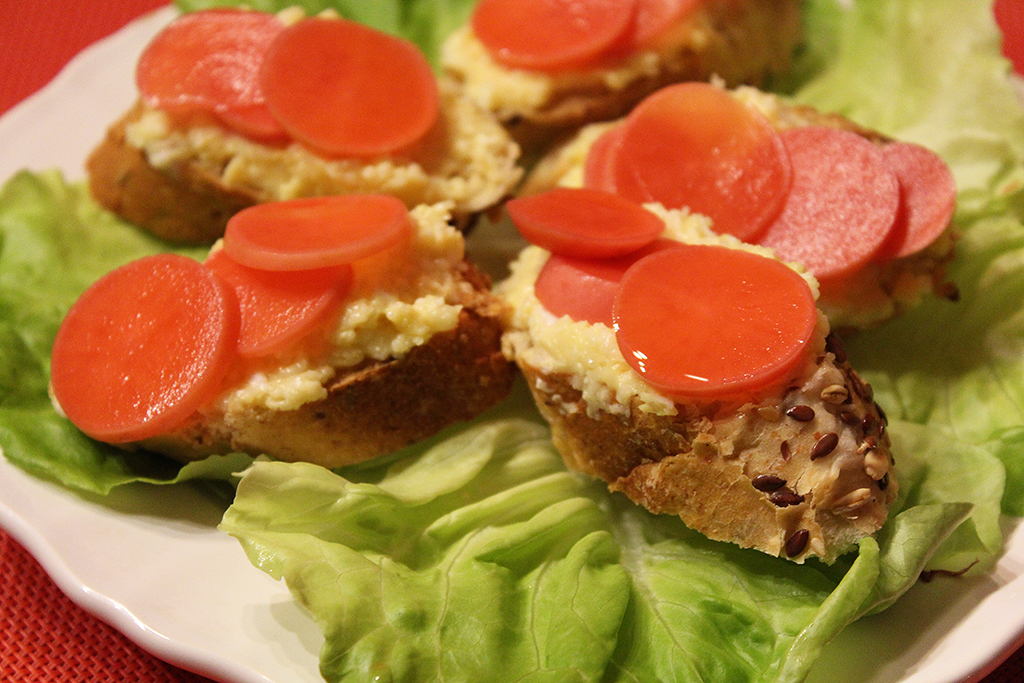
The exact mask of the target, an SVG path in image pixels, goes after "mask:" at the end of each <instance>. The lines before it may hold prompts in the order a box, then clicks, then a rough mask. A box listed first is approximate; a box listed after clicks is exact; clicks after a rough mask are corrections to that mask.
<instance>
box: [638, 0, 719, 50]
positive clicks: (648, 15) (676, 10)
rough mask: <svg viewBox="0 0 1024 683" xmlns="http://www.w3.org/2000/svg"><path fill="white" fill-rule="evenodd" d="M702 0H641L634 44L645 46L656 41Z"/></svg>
mask: <svg viewBox="0 0 1024 683" xmlns="http://www.w3.org/2000/svg"><path fill="white" fill-rule="evenodd" d="M701 2H702V0H640V2H639V3H638V4H637V11H636V22H635V24H634V27H633V35H632V41H631V42H632V44H633V46H635V47H645V46H647V45H650V44H651V43H653V42H655V41H656V40H657V38H658V37H659V36H661V35H662V34H664V33H665V32H666V31H667V30H668V29H669V28H670V27H672V25H673V24H675V23H677V22H679V21H680V20H681V19H682V18H683V17H684V16H686V15H687V14H689V13H690V12H692V11H693V10H695V9H696V8H697V7H699V6H700V5H701Z"/></svg>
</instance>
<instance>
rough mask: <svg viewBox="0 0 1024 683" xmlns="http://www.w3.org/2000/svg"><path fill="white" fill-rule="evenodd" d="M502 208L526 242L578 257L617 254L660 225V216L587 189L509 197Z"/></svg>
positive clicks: (632, 248)
mask: <svg viewBox="0 0 1024 683" xmlns="http://www.w3.org/2000/svg"><path fill="white" fill-rule="evenodd" d="M505 208H506V209H508V215H509V217H510V218H511V219H512V223H513V224H514V225H515V226H516V228H517V229H518V230H519V232H520V233H521V234H522V235H523V237H525V238H526V239H527V240H529V241H530V242H531V243H533V244H536V245H537V246H540V247H543V248H545V249H547V250H548V251H552V252H555V253H557V254H566V255H569V256H576V257H579V258H608V257H611V256H622V255H623V254H628V253H629V252H631V251H636V250H637V249H639V248H640V247H642V246H644V245H646V244H650V243H651V242H652V241H654V239H655V238H656V237H658V235H660V234H661V233H662V232H664V230H665V224H664V223H662V222H661V219H660V218H658V217H657V216H655V215H654V214H653V213H651V212H650V211H648V210H647V209H645V208H643V207H642V206H640V205H639V204H637V203H636V202H632V201H630V200H628V199H624V198H622V197H620V196H618V195H615V194H611V193H610V192H604V191H601V190H593V189H587V188H568V187H560V188H555V189H554V190H549V191H547V192H543V193H541V194H535V195H530V196H527V197H520V198H518V199H512V200H510V201H508V202H507V203H506V204H505Z"/></svg>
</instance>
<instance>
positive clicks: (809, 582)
mask: <svg viewBox="0 0 1024 683" xmlns="http://www.w3.org/2000/svg"><path fill="white" fill-rule="evenodd" d="M909 427H910V430H911V437H912V439H913V440H915V442H914V443H913V444H912V445H914V446H915V447H922V446H923V447H926V448H927V450H928V451H929V452H930V453H931V454H932V455H933V456H935V457H936V458H942V459H944V460H945V461H948V462H950V463H951V464H950V467H956V468H958V469H959V468H964V469H965V470H967V471H975V472H977V473H978V477H979V478H985V477H987V475H988V474H990V472H991V470H992V469H993V467H994V469H995V470H996V472H998V471H999V469H998V468H999V463H998V462H995V463H994V465H993V462H990V461H989V460H990V459H992V458H991V456H989V455H988V454H986V453H984V452H979V451H977V450H974V449H970V448H965V449H960V450H958V451H956V449H949V448H948V441H947V440H946V439H944V438H942V437H941V436H940V437H937V438H935V439H934V440H932V439H930V438H929V432H928V431H927V430H920V431H918V428H917V427H915V426H914V425H910V426H909ZM896 431H897V433H900V431H901V430H900V429H899V428H898V427H897V429H896ZM933 436H934V435H933ZM900 443H902V437H901V441H900ZM907 445H911V444H907ZM953 451H955V452H953ZM908 459H909V460H914V458H913V456H908ZM909 464H910V463H908V465H909ZM379 470H380V471H372V470H369V471H368V470H366V469H359V470H356V471H355V472H353V473H349V472H346V471H340V472H339V473H332V472H329V471H327V470H324V469H322V468H319V467H315V466H312V465H306V464H287V463H279V462H267V461H261V462H256V463H254V464H253V466H252V467H251V468H250V469H248V470H247V471H246V472H245V473H244V474H243V476H242V478H241V481H240V483H239V485H238V488H237V492H236V496H235V500H234V502H233V503H232V505H231V506H230V508H229V509H228V510H227V513H226V514H225V516H224V519H223V522H222V524H221V528H222V529H223V530H225V531H227V532H228V533H230V534H232V535H233V536H235V537H236V538H238V539H239V541H240V542H241V544H242V546H243V547H244V548H245V551H246V553H247V554H248V556H249V558H250V559H251V561H252V562H253V563H254V564H255V565H256V566H258V567H260V568H261V569H263V570H264V571H266V572H267V573H268V574H270V575H271V576H273V577H275V578H279V579H280V578H283V579H285V580H286V581H287V583H288V586H289V588H290V589H291V591H292V592H293V594H294V595H295V597H296V599H297V600H298V601H299V602H300V603H301V604H302V605H304V606H305V607H306V608H307V609H308V610H309V611H310V613H311V614H312V615H313V617H314V618H315V619H316V620H317V622H318V623H319V625H320V626H321V628H322V629H323V631H324V634H325V636H326V642H325V645H324V649H323V651H322V653H321V667H322V673H323V675H324V677H325V678H326V679H327V680H328V681H371V680H375V678H376V677H379V676H384V677H385V678H387V679H388V680H393V681H418V680H442V679H443V680H449V681H460V680H465V681H492V680H493V681H507V680H552V681H555V680H557V681H564V680H580V681H584V680H587V681H597V680H608V681H634V680H694V681H697V680H716V681H717V680H727V681H737V682H743V681H751V682H752V681H766V682H767V681H799V680H802V679H803V677H805V676H806V674H807V672H808V671H809V670H810V667H811V666H812V665H813V662H814V661H815V660H816V659H817V656H818V655H819V654H820V652H821V650H822V649H823V648H824V646H825V645H826V644H827V643H828V642H829V641H830V640H831V639H832V638H833V637H834V636H835V635H836V634H837V633H838V632H839V631H841V630H842V629H843V628H845V626H846V625H847V624H849V623H850V622H851V621H853V620H855V619H857V618H858V617H860V616H862V615H864V614H866V613H869V612H873V611H877V610H879V609H882V608H884V607H885V606H887V605H888V604H890V603H891V602H892V601H894V600H895V599H896V598H897V597H898V596H899V595H901V594H902V593H903V592H904V591H905V590H907V588H909V586H910V585H912V584H913V582H914V581H915V580H916V578H917V576H918V574H919V573H920V571H921V570H922V568H923V567H924V566H925V565H926V563H927V562H928V560H929V558H931V557H932V556H933V555H934V553H935V552H936V550H937V549H941V548H942V546H943V541H944V540H945V539H947V538H950V535H951V534H953V533H955V531H954V530H956V529H958V528H960V527H961V526H962V524H961V523H962V522H963V520H964V519H965V518H966V517H967V516H968V515H969V514H970V513H971V511H972V509H973V510H984V511H985V512H983V513H981V517H980V519H979V521H977V522H976V524H977V525H978V527H979V528H980V529H982V531H980V532H978V533H979V534H982V535H986V536H987V535H988V531H990V525H993V524H995V523H996V518H997V517H998V500H999V487H997V486H996V487H992V486H990V485H979V487H978V489H977V490H974V489H969V488H968V487H965V488H961V489H959V490H955V489H954V487H947V488H943V487H941V486H938V487H934V486H932V485H931V483H932V482H930V481H929V480H930V479H931V478H932V477H937V478H939V479H945V478H946V477H945V473H938V474H937V473H935V472H934V471H933V470H932V469H931V468H930V467H926V466H924V465H923V463H922V462H921V461H917V462H914V464H913V466H911V467H907V468H906V469H905V472H906V473H907V479H906V482H905V485H906V487H907V491H908V494H907V495H906V496H904V500H903V502H902V505H905V506H906V507H905V508H903V509H902V511H901V512H899V514H896V516H895V518H894V519H893V521H892V523H891V524H889V525H888V526H887V527H886V531H885V533H883V534H881V535H880V536H879V538H878V540H877V541H876V540H875V539H866V540H865V541H864V542H863V544H862V547H861V549H860V552H859V553H858V554H856V556H855V557H854V558H851V559H849V560H847V561H846V562H845V563H843V564H839V565H837V566H834V567H829V566H825V565H822V564H820V563H816V562H808V563H806V564H804V565H797V564H795V563H791V562H787V561H783V560H779V559H777V558H772V557H769V556H767V555H764V554H763V553H760V552H757V551H751V550H743V549H740V548H738V547H735V546H733V545H730V544H726V543H717V542H713V541H709V540H707V539H705V538H703V537H702V536H700V535H699V534H696V533H695V532H693V531H690V530H689V529H687V528H686V527H685V526H683V525H682V523H681V522H680V521H679V520H678V519H676V518H672V517H667V516H655V515H651V514H649V513H647V512H646V511H644V510H643V509H642V508H640V507H638V506H635V505H633V504H632V503H630V502H629V501H628V500H626V499H625V498H624V497H622V496H620V495H618V494H611V493H609V492H608V491H607V489H606V488H605V487H604V485H603V484H601V483H599V482H594V481H592V480H590V479H589V478H584V477H579V476H575V475H572V474H570V473H568V472H566V471H565V469H564V466H563V465H562V461H561V458H560V457H559V456H558V454H557V452H556V451H555V450H554V447H553V445H552V443H551V440H550V433H549V432H548V430H547V428H546V427H544V426H542V425H540V424H539V423H537V422H536V421H524V420H522V419H521V418H507V417H504V416H502V415H500V414H499V415H496V416H494V417H491V418H488V419H485V420H481V421H479V422H478V423H477V424H475V425H473V426H469V427H465V428H463V429H461V430H458V431H456V432H455V433H452V434H449V435H448V437H447V438H445V439H441V440H439V441H437V442H436V443H434V444H432V445H424V446H421V447H418V448H416V449H413V451H411V452H410V453H408V454H407V457H406V458H404V459H401V460H397V461H394V462H393V463H391V464H390V465H388V466H381V467H380V468H379ZM346 475H347V476H346ZM992 488H995V491H994V492H993V490H992ZM922 491H927V493H921V492H922ZM976 514H977V513H976ZM989 540H991V541H993V542H994V543H995V544H996V546H998V543H999V541H998V538H996V539H991V538H990V539H989ZM958 552H960V549H958ZM990 552H991V549H989V548H985V547H982V546H977V547H975V548H974V553H973V556H972V557H970V558H968V557H967V556H965V555H964V554H962V553H960V554H959V555H958V556H957V559H958V560H959V561H965V560H967V561H974V560H976V559H983V558H985V559H986V561H987V558H989V557H990Z"/></svg>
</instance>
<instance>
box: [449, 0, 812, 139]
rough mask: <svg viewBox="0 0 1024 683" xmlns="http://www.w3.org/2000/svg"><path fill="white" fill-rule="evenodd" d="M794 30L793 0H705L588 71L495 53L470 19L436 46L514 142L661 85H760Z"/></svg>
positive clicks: (795, 37)
mask: <svg viewBox="0 0 1024 683" xmlns="http://www.w3.org/2000/svg"><path fill="white" fill-rule="evenodd" d="M799 37H800V2H799V1H798V0H724V1H723V0H707V1H706V2H703V3H702V4H701V5H700V7H698V8H697V9H696V10H694V12H693V13H692V14H691V15H690V16H689V17H687V18H685V19H684V20H683V21H682V22H680V24H679V25H678V26H675V27H673V28H670V29H669V30H668V31H667V33H666V35H664V36H661V37H660V38H659V39H658V41H657V42H656V44H655V45H651V46H649V47H648V48H646V49H644V50H642V51H639V52H636V53H634V54H632V55H629V56H627V57H624V58H622V59H617V60H614V61H610V62H609V63H608V64H607V65H605V66H603V67H600V68H595V69H591V70H587V71H570V72H561V73H543V72H534V71H525V70H521V69H512V68H508V67H505V66H503V65H501V64H499V63H498V62H497V61H495V60H494V59H493V58H492V57H491V55H490V54H489V53H488V52H487V50H486V48H484V46H483V44H481V43H480V41H479V40H478V39H477V38H476V37H475V36H474V35H473V32H472V30H471V29H470V28H469V26H464V27H462V28H460V29H458V30H456V31H455V32H454V33H453V34H452V35H451V36H450V37H449V38H448V40H447V41H446V42H445V44H444V46H443V49H442V57H441V59H442V66H443V67H444V69H445V71H446V73H447V74H448V75H450V76H452V77H453V78H454V79H456V80H457V81H459V82H460V83H462V84H463V86H464V88H465V90H466V92H467V94H468V95H469V96H470V97H471V98H473V99H474V100H476V101H477V102H479V103H480V104H481V105H482V106H483V107H485V108H486V109H488V110H489V111H491V112H493V113H494V114H495V115H496V116H497V118H498V120H500V121H501V122H502V123H503V124H504V125H505V126H506V127H507V128H508V129H509V130H510V131H511V132H512V134H513V136H514V137H515V138H516V139H517V140H518V141H519V142H521V143H522V144H524V145H525V146H528V147H537V146H540V145H543V144H545V143H547V142H549V141H550V140H552V139H554V138H556V137H557V136H560V135H563V134H566V133H569V132H572V131H574V130H575V129H577V128H579V127H580V126H582V125H584V124H587V123H591V122H594V121H603V120H608V119H613V118H616V117H619V116H622V115H623V114H625V113H626V112H628V111H629V110H630V109H631V108H632V107H633V105H635V104H636V103H637V102H639V101H640V100H642V99H643V98H644V97H645V96H647V95H648V94H649V93H651V92H654V91H655V90H657V89H658V88H660V87H662V86H664V85H667V84H669V83H676V82H680V81H691V80H697V81H704V80H708V79H709V78H711V77H712V76H716V77H719V78H721V79H724V81H725V82H727V83H729V84H730V85H738V84H740V83H751V84H761V83H763V82H764V81H765V79H766V78H767V77H769V76H770V75H773V74H781V73H784V72H785V71H787V70H788V69H789V66H790V62H791V56H792V52H793V49H794V47H795V46H796V44H797V43H798V41H799Z"/></svg>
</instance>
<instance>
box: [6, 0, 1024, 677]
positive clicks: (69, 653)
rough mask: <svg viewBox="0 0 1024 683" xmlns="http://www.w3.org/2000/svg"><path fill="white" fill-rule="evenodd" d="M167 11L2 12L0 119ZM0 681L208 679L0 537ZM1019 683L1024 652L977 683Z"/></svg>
mask: <svg viewBox="0 0 1024 683" xmlns="http://www.w3.org/2000/svg"><path fill="white" fill-rule="evenodd" d="M165 4H167V3H166V2H164V0H105V1H104V2H102V3H99V2H66V3H58V2H54V1H53V0H41V1H29V2H11V3H5V6H4V8H3V12H4V17H3V24H2V28H0V114H2V113H3V112H5V111H7V110H8V109H9V108H11V107H12V106H14V105H15V104H17V103H18V102H20V101H21V100H22V99H24V98H25V97H28V96H29V95H31V94H32V93H34V92H35V91H36V90H38V89H39V88H41V87H42V86H43V85H45V84H46V83H47V82H48V81H49V80H50V79H51V78H52V77H53V76H54V75H55V74H56V73H57V71H59V70H60V68H61V67H62V66H63V65H64V64H65V63H66V62H67V61H68V59H70V58H71V57H72V56H74V55H75V54H76V53H77V52H78V51H80V50H81V49H82V48H84V47H86V46H87V45H89V44H91V43H93V42H95V41H97V40H100V39H101V38H104V37H105V36H107V35H109V34H111V33H113V32H114V31H116V30H117V29H119V28H121V27H122V26H123V25H124V24H126V23H128V22H129V21H131V20H132V19H134V18H135V17H138V16H140V15H142V14H144V13H146V12H149V11H150V10H153V9H156V8H157V7H160V6H163V5H165ZM0 153H2V150H0ZM0 681H3V682H4V683H44V682H46V683H50V682H53V683H57V682H65V681H66V682H68V683H71V682H74V683H78V682H80V681H133V683H205V682H207V681H208V679H206V678H203V677H201V676H197V675H196V674H193V673H189V672H187V671H182V670H180V669H177V668H175V667H173V666H171V665H169V664H166V663H165V662H162V661H160V660H159V659H157V658H155V657H153V656H152V655H150V654H148V653H147V652H145V651H143V650H141V649H140V648H139V647H138V646H136V645H135V644H134V643H132V642H131V641H129V640H128V639H127V638H126V637H124V636H123V635H121V634H120V633H119V632H117V631H115V630H114V629H112V628H111V627H110V626H108V625H107V624H105V623H103V622H101V621H99V620H97V619H95V618H93V617H92V616H90V615H88V614H86V613H85V612H83V611H82V610H80V609H79V608H78V607H76V606H75V605H74V604H73V603H72V602H71V601H70V600H69V599H68V598H67V597H65V596H64V595H63V594H62V593H61V592H60V591H59V590H58V589H57V587H56V586H55V585H54V584H53V582H51V581H50V579H49V578H48V577H47V576H46V573H45V572H44V571H43V570H42V568H41V567H40V566H39V564H38V563H36V561H35V560H34V559H33V558H32V557H31V556H30V555H29V554H28V553H27V552H26V551H25V550H24V548H22V547H21V546H20V545H18V544H17V543H16V542H15V541H14V540H13V539H11V537H10V536H8V535H7V534H6V533H4V532H3V531H2V530H0ZM1022 682H1024V649H1022V650H1019V651H1018V652H1016V653H1014V654H1013V655H1012V656H1011V657H1010V658H1009V659H1008V660H1007V661H1006V662H1004V663H1003V664H1002V665H1001V666H1000V667H999V668H997V669H996V670H995V671H993V672H992V673H990V674H989V675H988V676H986V677H985V678H984V679H982V680H980V681H978V683H1022ZM228 683H229V682H228ZM972 683H974V682H972Z"/></svg>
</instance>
